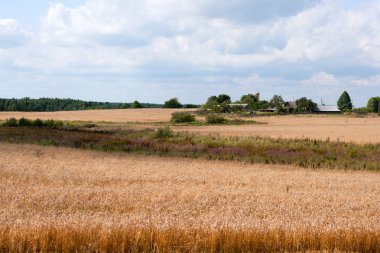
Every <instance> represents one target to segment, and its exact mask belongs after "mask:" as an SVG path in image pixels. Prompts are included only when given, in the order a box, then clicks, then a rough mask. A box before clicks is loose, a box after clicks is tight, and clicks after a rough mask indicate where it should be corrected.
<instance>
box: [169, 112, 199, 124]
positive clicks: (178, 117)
mask: <svg viewBox="0 0 380 253" xmlns="http://www.w3.org/2000/svg"><path fill="white" fill-rule="evenodd" d="M194 121H195V116H194V115H193V114H191V113H189V112H175V113H173V114H172V119H171V122H173V123H191V122H194Z"/></svg>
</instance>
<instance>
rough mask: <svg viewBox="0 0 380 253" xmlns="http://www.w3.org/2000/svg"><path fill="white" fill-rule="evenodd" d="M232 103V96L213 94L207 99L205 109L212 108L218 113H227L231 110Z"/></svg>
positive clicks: (211, 109)
mask: <svg viewBox="0 0 380 253" xmlns="http://www.w3.org/2000/svg"><path fill="white" fill-rule="evenodd" d="M230 103H231V98H230V96H228V95H226V94H220V95H219V96H211V97H209V98H208V99H207V102H206V104H204V105H203V106H202V107H203V109H207V110H210V111H212V112H217V113H227V112H230V111H231V108H230V106H229V104H230Z"/></svg>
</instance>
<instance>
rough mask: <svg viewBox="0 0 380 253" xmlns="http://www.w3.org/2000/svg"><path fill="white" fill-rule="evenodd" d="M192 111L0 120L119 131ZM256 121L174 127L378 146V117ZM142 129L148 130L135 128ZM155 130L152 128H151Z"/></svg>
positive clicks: (41, 115)
mask: <svg viewBox="0 0 380 253" xmlns="http://www.w3.org/2000/svg"><path fill="white" fill-rule="evenodd" d="M183 110H187V111H194V109H127V110H90V111H70V112H0V120H5V119H8V118H11V117H15V118H21V117H26V118H29V119H35V118H41V119H56V120H68V121H93V122H114V123H118V124H116V125H115V126H116V127H117V128H122V126H123V124H121V123H127V122H130V123H131V122H139V123H145V124H146V125H148V126H149V125H152V123H155V122H169V121H170V118H171V114H172V113H173V112H175V111H183ZM254 120H255V121H258V122H265V123H268V124H253V125H233V126H228V125H227V126H176V127H174V129H175V130H177V131H190V132H197V133H202V134H209V133H217V134H220V135H222V136H268V137H273V138H278V137H282V138H311V139H323V140H325V139H327V138H330V139H331V140H337V139H339V140H340V141H352V142H356V143H380V131H379V130H378V129H379V126H380V117H364V118H359V117H357V118H355V117H350V116H344V115H337V116H324V115H306V116H304V115H298V116H272V117H256V118H254ZM135 127H136V128H145V127H147V126H138V125H137V126H135ZM153 127H154V126H153Z"/></svg>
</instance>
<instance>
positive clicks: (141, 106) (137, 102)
mask: <svg viewBox="0 0 380 253" xmlns="http://www.w3.org/2000/svg"><path fill="white" fill-rule="evenodd" d="M131 108H134V109H138V108H144V106H143V105H142V104H141V103H140V102H139V101H137V100H135V101H133V103H132V104H131Z"/></svg>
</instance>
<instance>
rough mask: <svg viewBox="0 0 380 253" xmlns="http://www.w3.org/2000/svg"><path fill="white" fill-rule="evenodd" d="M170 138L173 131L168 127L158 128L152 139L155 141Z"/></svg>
mask: <svg viewBox="0 0 380 253" xmlns="http://www.w3.org/2000/svg"><path fill="white" fill-rule="evenodd" d="M172 136H173V131H172V130H171V129H170V127H168V126H165V127H160V128H158V129H157V130H156V132H155V133H154V137H155V138H157V139H165V138H169V137H172Z"/></svg>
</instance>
